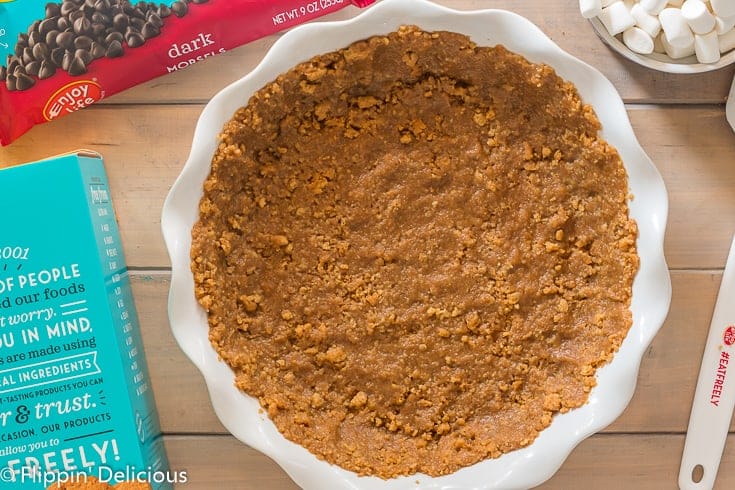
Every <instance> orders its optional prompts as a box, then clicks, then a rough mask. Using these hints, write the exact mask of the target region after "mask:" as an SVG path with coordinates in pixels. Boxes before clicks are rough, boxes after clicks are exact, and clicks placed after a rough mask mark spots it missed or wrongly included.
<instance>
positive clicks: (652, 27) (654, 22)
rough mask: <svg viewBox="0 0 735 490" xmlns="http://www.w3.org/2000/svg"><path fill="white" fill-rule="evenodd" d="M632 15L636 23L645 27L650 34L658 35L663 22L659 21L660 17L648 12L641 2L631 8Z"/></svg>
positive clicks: (652, 35) (642, 27)
mask: <svg viewBox="0 0 735 490" xmlns="http://www.w3.org/2000/svg"><path fill="white" fill-rule="evenodd" d="M630 15H632V16H633V18H634V19H635V25H636V26H638V27H640V28H641V29H643V30H644V31H645V32H646V34H648V35H649V36H651V37H656V36H658V33H659V32H661V22H659V21H658V17H656V16H655V15H651V14H649V13H648V12H646V10H645V9H644V8H643V7H641V4H639V3H636V4H635V5H633V8H631V9H630Z"/></svg>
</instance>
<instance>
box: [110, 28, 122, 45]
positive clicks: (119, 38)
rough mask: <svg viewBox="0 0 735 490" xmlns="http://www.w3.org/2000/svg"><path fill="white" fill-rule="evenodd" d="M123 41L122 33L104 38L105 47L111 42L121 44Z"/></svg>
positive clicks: (115, 33)
mask: <svg viewBox="0 0 735 490" xmlns="http://www.w3.org/2000/svg"><path fill="white" fill-rule="evenodd" d="M124 39H125V38H124V37H123V35H122V32H118V31H115V32H111V33H109V34H108V35H107V37H105V46H109V45H110V43H111V42H112V41H119V42H123V40H124Z"/></svg>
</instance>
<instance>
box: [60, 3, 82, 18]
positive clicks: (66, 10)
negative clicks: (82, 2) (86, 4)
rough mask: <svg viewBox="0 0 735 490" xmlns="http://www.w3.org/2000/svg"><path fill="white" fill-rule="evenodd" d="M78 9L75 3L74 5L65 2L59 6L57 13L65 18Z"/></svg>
mask: <svg viewBox="0 0 735 490" xmlns="http://www.w3.org/2000/svg"><path fill="white" fill-rule="evenodd" d="M78 9H79V6H78V5H77V4H76V3H74V2H72V1H70V0H66V1H64V3H62V4H61V9H60V11H59V13H60V14H61V15H62V16H64V17H66V16H68V15H69V14H70V13H72V12H74V11H75V10H78Z"/></svg>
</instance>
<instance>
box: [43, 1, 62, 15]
mask: <svg viewBox="0 0 735 490" xmlns="http://www.w3.org/2000/svg"><path fill="white" fill-rule="evenodd" d="M60 15H61V5H59V4H58V3H47V4H46V18H47V19H50V18H52V17H58V16H60Z"/></svg>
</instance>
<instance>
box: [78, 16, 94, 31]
mask: <svg viewBox="0 0 735 490" xmlns="http://www.w3.org/2000/svg"><path fill="white" fill-rule="evenodd" d="M74 32H76V33H77V34H79V35H82V34H89V33H91V32H92V23H91V22H90V21H89V19H88V18H86V17H80V18H78V19H77V20H75V21H74Z"/></svg>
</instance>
